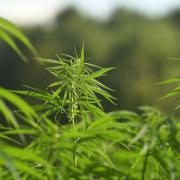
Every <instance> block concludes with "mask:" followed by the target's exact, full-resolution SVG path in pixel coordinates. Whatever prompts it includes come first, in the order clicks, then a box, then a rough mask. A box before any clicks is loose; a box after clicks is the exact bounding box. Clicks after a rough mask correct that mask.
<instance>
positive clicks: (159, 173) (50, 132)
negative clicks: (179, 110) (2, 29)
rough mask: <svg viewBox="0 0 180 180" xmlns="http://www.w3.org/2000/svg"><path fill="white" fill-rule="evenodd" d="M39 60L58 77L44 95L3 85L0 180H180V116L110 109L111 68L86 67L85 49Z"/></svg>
mask: <svg viewBox="0 0 180 180" xmlns="http://www.w3.org/2000/svg"><path fill="white" fill-rule="evenodd" d="M3 22H6V21H5V20H3ZM13 27H14V26H13ZM19 55H20V54H19ZM36 60H37V61H39V62H40V63H42V64H43V65H44V66H45V67H46V69H47V71H48V72H49V73H51V75H53V79H54V82H53V83H51V84H50V85H48V87H47V88H46V90H41V89H37V88H33V87H29V86H26V87H27V88H28V89H29V90H23V91H20V90H16V91H8V90H5V89H3V88H0V112H1V115H2V117H1V123H0V129H1V130H0V144H1V148H0V179H2V180H4V179H7V180H11V179H15V180H17V179H24V180H26V179H27V180H28V179H42V180H55V179H64V180H66V179H142V180H145V179H147V180H149V179H158V180H161V179H162V180H165V179H167V180H169V179H171V180H175V179H179V178H180V154H179V153H180V149H179V148H180V131H179V130H180V124H179V120H178V119H174V118H171V117H167V116H166V115H164V114H162V113H161V112H159V111H158V110H157V109H155V108H153V107H141V108H140V111H141V113H139V114H137V113H134V112H130V111H113V112H109V113H107V112H105V111H104V110H103V106H102V103H101V100H100V99H102V98H105V99H106V100H108V101H110V102H111V103H114V102H116V99H115V98H114V97H112V96H111V94H110V93H109V92H110V91H112V90H111V89H110V88H109V87H107V86H106V85H104V84H102V83H101V82H100V81H99V79H98V78H100V77H102V76H105V75H106V73H107V72H108V71H110V70H112V69H113V68H101V67H99V66H96V65H93V64H90V63H86V61H85V55H84V47H83V48H82V50H81V53H80V55H79V54H78V53H76V56H75V57H73V56H69V55H65V56H63V57H59V56H57V58H56V59H45V58H36ZM17 94H21V95H26V96H30V97H31V98H35V99H38V100H39V101H37V103H36V104H35V105H31V106H30V105H28V104H27V103H26V102H25V101H24V100H22V98H20V97H19V96H18V95H17Z"/></svg>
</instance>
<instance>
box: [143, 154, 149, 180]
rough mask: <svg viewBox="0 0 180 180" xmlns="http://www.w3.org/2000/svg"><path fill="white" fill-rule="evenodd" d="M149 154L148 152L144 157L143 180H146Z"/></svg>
mask: <svg viewBox="0 0 180 180" xmlns="http://www.w3.org/2000/svg"><path fill="white" fill-rule="evenodd" d="M148 157H149V153H148V152H147V153H146V154H145V157H144V163H143V169H142V177H141V180H145V174H146V168H147V161H148Z"/></svg>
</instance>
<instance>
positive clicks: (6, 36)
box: [0, 17, 37, 61]
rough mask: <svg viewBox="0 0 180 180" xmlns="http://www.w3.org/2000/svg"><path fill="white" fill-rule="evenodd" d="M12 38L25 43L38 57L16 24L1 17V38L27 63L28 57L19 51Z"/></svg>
mask: <svg viewBox="0 0 180 180" xmlns="http://www.w3.org/2000/svg"><path fill="white" fill-rule="evenodd" d="M12 36H14V37H16V38H17V39H18V40H19V41H21V43H23V44H24V45H25V46H26V47H27V48H28V49H29V50H30V51H31V52H32V53H33V54H34V55H35V56H37V52H36V50H35V48H34V47H33V45H32V44H31V43H30V41H29V40H28V39H27V38H26V36H25V35H24V34H23V33H22V32H21V31H20V30H19V29H18V28H17V27H16V26H15V25H14V24H12V23H11V22H9V21H7V20H6V19H4V18H2V17H0V38H1V39H2V40H4V42H6V43H7V44H8V45H9V46H10V47H11V48H12V49H13V50H14V51H15V52H16V53H17V54H18V55H19V56H20V57H21V58H22V59H23V60H24V61H27V60H28V59H27V57H26V56H25V55H24V54H23V53H22V51H21V50H20V49H19V47H18V46H17V44H16V42H15V41H14V39H13V38H12Z"/></svg>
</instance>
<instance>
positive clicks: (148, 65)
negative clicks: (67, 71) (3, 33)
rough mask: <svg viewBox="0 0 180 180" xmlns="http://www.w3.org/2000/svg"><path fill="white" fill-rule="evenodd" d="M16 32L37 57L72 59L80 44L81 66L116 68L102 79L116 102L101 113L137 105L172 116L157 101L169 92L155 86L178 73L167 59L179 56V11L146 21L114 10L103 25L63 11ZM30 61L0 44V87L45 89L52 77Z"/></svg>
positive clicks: (168, 108)
mask: <svg viewBox="0 0 180 180" xmlns="http://www.w3.org/2000/svg"><path fill="white" fill-rule="evenodd" d="M21 29H22V30H23V31H24V32H25V34H26V35H27V36H28V37H29V39H30V40H31V41H32V43H33V44H34V46H35V47H36V48H37V51H38V52H39V54H40V55H41V56H42V57H46V58H55V57H56V54H61V53H62V54H72V53H74V52H75V50H74V49H75V48H76V49H77V51H79V50H80V48H81V46H82V44H83V42H84V44H85V56H86V58H87V60H86V61H87V62H92V63H93V64H98V65H100V66H103V67H109V66H110V67H116V69H115V70H113V71H112V72H111V73H110V76H109V77H108V78H107V77H104V78H103V82H104V83H105V84H106V85H108V86H109V87H111V88H112V89H114V90H115V91H114V92H113V95H114V96H115V97H116V98H117V101H116V102H117V105H116V106H114V105H111V104H109V103H107V102H104V104H105V109H106V111H110V110H117V109H129V110H137V107H138V106H142V105H153V106H156V107H159V108H160V109H162V110H163V111H165V112H166V113H174V109H173V107H175V104H176V99H175V98H171V99H168V100H165V101H158V98H160V97H161V96H163V95H164V94H165V93H166V92H167V91H168V89H169V87H166V86H158V85H157V84H156V83H158V82H160V81H163V80H165V79H168V78H170V77H174V76H178V74H179V72H178V71H179V66H180V65H179V64H178V62H176V61H172V60H169V59H168V58H169V57H180V51H179V47H180V31H179V29H180V10H176V11H174V12H171V13H169V14H168V15H166V16H164V17H154V18H148V17H146V16H143V15H140V14H138V13H135V12H133V11H130V10H127V9H116V11H114V13H113V14H112V15H111V17H109V18H108V19H107V20H104V21H98V20H95V19H92V18H90V17H88V16H85V15H84V14H82V13H80V12H79V11H78V10H77V9H75V8H69V9H66V10H65V11H64V12H61V13H59V14H58V15H57V17H56V18H55V19H54V21H53V22H49V23H48V24H46V25H45V26H43V27H42V26H33V27H28V28H27V27H26V28H21ZM17 43H19V42H17ZM19 46H22V45H21V44H20V43H19ZM22 48H24V47H23V46H22ZM24 52H25V53H26V50H25V49H24ZM27 53H28V51H27ZM31 56H32V55H29V57H30V58H29V59H30V62H29V63H22V62H21V61H20V60H19V57H18V56H17V55H16V54H15V53H14V52H13V51H9V47H8V45H6V44H4V43H3V42H2V41H0V86H3V87H5V88H8V89H19V87H22V85H23V84H26V85H30V86H34V87H37V88H44V87H46V86H47V84H49V83H50V82H51V81H52V77H49V74H48V73H47V72H46V71H45V70H44V69H43V67H42V66H40V65H39V64H38V63H36V61H34V60H31V59H32V57H31ZM22 89H23V87H22Z"/></svg>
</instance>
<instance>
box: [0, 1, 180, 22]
mask: <svg viewBox="0 0 180 180" xmlns="http://www.w3.org/2000/svg"><path fill="white" fill-rule="evenodd" d="M69 6H73V7H75V8H77V9H79V10H80V11H81V12H83V13H86V14H87V15H90V16H91V17H93V18H97V19H105V18H107V17H108V16H109V15H110V14H111V13H112V12H113V10H114V9H116V8H118V7H124V8H128V9H131V10H134V11H137V12H139V13H142V14H145V15H148V16H161V15H165V14H167V13H168V12H170V11H172V10H173V9H177V8H180V1H178V0H158V1H156V0H146V1H142V0H99V1H95V0H86V1H83V0H61V1H59V0H39V1H35V0H31V1H23V0H13V2H12V1H11V0H6V1H2V2H1V3H0V16H2V17H4V18H6V19H9V20H11V21H13V22H15V23H17V24H21V25H33V24H43V23H45V22H47V21H50V20H52V19H53V18H54V17H55V15H56V14H57V13H58V12H60V11H63V10H64V9H66V8H67V7H69Z"/></svg>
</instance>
